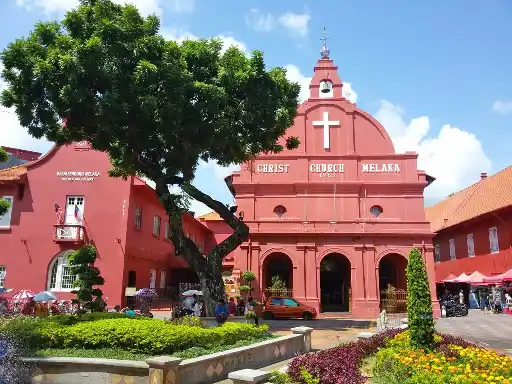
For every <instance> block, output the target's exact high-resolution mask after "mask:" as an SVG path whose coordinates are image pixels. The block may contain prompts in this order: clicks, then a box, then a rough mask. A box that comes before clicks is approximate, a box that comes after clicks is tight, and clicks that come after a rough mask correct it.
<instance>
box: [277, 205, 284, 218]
mask: <svg viewBox="0 0 512 384" xmlns="http://www.w3.org/2000/svg"><path fill="white" fill-rule="evenodd" d="M274 213H275V214H276V215H277V217H281V216H283V215H284V214H285V213H286V208H285V207H284V206H282V205H278V206H276V207H275V208H274Z"/></svg>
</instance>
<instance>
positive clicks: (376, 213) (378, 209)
mask: <svg viewBox="0 0 512 384" xmlns="http://www.w3.org/2000/svg"><path fill="white" fill-rule="evenodd" d="M382 212H383V211H382V207H380V206H378V205H374V206H373V207H371V208H370V213H371V214H372V215H373V216H375V217H378V216H380V215H381V214H382Z"/></svg>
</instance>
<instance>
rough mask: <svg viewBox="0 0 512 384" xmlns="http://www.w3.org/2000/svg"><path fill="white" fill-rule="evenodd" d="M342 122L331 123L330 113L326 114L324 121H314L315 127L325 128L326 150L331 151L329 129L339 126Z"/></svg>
mask: <svg viewBox="0 0 512 384" xmlns="http://www.w3.org/2000/svg"><path fill="white" fill-rule="evenodd" d="M339 125H340V121H339V120H335V121H329V112H324V119H323V120H317V121H313V126H314V127H324V148H325V149H329V128H330V127H335V126H339Z"/></svg>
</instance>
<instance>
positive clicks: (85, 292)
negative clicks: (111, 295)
mask: <svg viewBox="0 0 512 384" xmlns="http://www.w3.org/2000/svg"><path fill="white" fill-rule="evenodd" d="M97 257H98V255H97V251H96V248H95V247H94V246H93V245H86V246H83V247H82V248H80V249H79V250H77V251H75V252H73V253H72V254H71V255H69V257H68V261H69V267H70V272H71V273H72V274H74V275H78V278H77V280H76V281H75V283H74V284H73V287H74V288H78V290H74V291H72V293H74V294H75V295H76V301H77V302H78V303H80V307H81V308H83V309H84V310H86V311H91V312H101V311H103V310H104V309H105V302H104V300H103V291H102V290H101V289H99V288H98V286H100V285H103V284H104V283H105V280H104V279H103V277H101V275H100V270H99V269H98V268H96V267H95V266H94V262H95V261H96V258H97Z"/></svg>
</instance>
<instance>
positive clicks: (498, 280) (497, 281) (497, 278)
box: [484, 269, 512, 284]
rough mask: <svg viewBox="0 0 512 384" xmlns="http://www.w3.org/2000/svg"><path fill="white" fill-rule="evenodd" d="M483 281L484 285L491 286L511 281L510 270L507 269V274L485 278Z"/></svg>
mask: <svg viewBox="0 0 512 384" xmlns="http://www.w3.org/2000/svg"><path fill="white" fill-rule="evenodd" d="M484 281H485V282H486V283H493V284H501V283H503V282H504V281H512V269H509V270H508V271H507V272H504V273H502V274H500V275H496V276H490V277H485V278H484Z"/></svg>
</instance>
